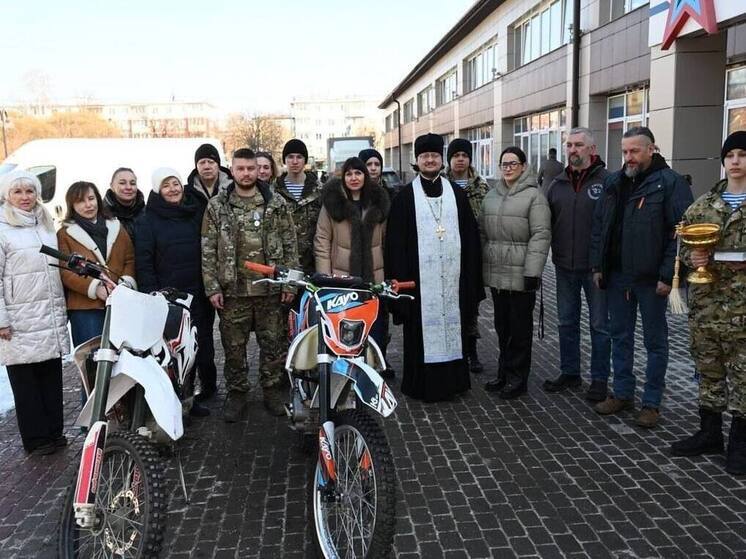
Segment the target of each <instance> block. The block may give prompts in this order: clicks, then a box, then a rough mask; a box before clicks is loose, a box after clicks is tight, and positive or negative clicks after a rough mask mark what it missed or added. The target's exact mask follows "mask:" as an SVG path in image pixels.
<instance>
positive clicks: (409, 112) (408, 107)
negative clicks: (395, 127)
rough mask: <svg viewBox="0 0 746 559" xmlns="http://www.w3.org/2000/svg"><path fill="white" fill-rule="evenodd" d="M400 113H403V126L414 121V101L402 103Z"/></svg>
mask: <svg viewBox="0 0 746 559" xmlns="http://www.w3.org/2000/svg"><path fill="white" fill-rule="evenodd" d="M402 111H403V112H404V124H407V123H408V122H412V121H413V120H414V99H410V100H409V101H407V102H406V103H404V106H403V107H402Z"/></svg>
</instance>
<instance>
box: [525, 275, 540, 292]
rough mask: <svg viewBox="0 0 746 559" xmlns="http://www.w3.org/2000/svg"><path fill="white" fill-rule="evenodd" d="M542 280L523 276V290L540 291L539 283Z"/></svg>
mask: <svg viewBox="0 0 746 559" xmlns="http://www.w3.org/2000/svg"><path fill="white" fill-rule="evenodd" d="M540 281H541V278H534V277H530V276H523V289H524V291H536V290H537V289H539V282H540Z"/></svg>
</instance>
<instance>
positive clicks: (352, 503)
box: [313, 425, 378, 559]
mask: <svg viewBox="0 0 746 559" xmlns="http://www.w3.org/2000/svg"><path fill="white" fill-rule="evenodd" d="M334 443H335V458H336V464H337V489H336V491H335V493H334V495H333V496H332V498H331V499H328V498H327V496H326V495H325V493H324V490H323V489H320V488H319V486H320V484H321V480H322V477H321V475H322V474H321V468H320V465H319V464H317V465H316V473H315V484H314V485H315V489H314V495H313V506H314V520H315V524H316V535H317V537H318V542H319V544H320V546H321V549H322V551H323V552H324V555H325V556H326V557H330V558H331V557H339V558H340V559H356V558H362V557H366V556H367V554H368V550H369V548H370V545H371V540H372V538H373V533H374V529H375V526H376V506H377V504H378V486H377V483H376V472H375V468H374V466H373V460H372V456H371V453H370V449H369V448H368V445H367V443H366V441H365V438H364V437H363V436H362V434H361V433H360V431H358V430H357V429H355V427H353V426H351V425H338V426H337V427H336V429H335V433H334Z"/></svg>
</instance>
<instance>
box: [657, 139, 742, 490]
mask: <svg viewBox="0 0 746 559" xmlns="http://www.w3.org/2000/svg"><path fill="white" fill-rule="evenodd" d="M721 161H722V163H723V166H724V167H725V176H726V178H725V179H724V180H721V181H719V182H718V183H717V184H716V185H715V187H714V188H713V189H712V190H710V191H709V192H708V193H706V194H704V195H703V196H701V197H700V198H698V199H697V200H696V201H695V202H694V204H692V205H691V206H690V207H689V209H688V210H687V211H686V213H685V214H684V223H683V227H682V228H681V229H680V233H681V235H682V241H683V245H684V246H682V250H681V252H682V257H683V260H684V262H685V263H686V264H687V265H689V266H691V267H693V268H697V269H698V270H697V272H695V273H694V274H692V275H693V276H694V277H693V278H691V279H693V282H692V281H690V286H689V307H690V310H689V331H690V335H691V352H692V357H693V358H694V361H695V363H696V366H697V370H698V371H699V373H700V375H701V378H700V382H699V415H700V430H699V431H697V432H696V433H695V434H694V435H693V436H691V437H689V438H686V439H683V440H680V441H678V442H676V443H674V444H673V445H672V446H671V453H672V454H673V455H675V456H699V455H701V454H712V453H720V452H723V447H724V441H723V412H724V411H726V410H728V411H730V412H731V414H732V422H731V428H730V435H729V437H728V453H727V458H726V463H725V469H726V471H727V472H728V473H730V474H734V475H738V474H746V131H743V130H742V131H739V132H734V133H733V134H731V135H730V136H728V138H727V139H726V140H725V143H724V144H723V149H722V151H721ZM706 225H711V226H713V229H714V226H720V231H719V240H717V242H716V243H713V244H714V247H713V248H710V249H707V248H701V247H698V246H696V245H698V241H697V240H696V238H697V237H700V238H702V237H703V235H702V234H701V233H702V232H703V230H704V229H706ZM697 228H699V229H700V230H701V231H700V234H699V235H698V233H697ZM704 236H706V233H705V235H704ZM687 239H689V241H687ZM692 239H694V240H693V241H692ZM705 244H707V243H706V242H705ZM692 245H694V246H692ZM692 275H690V277H691V276H692Z"/></svg>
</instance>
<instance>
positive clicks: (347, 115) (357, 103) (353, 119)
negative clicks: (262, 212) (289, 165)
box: [290, 97, 383, 165]
mask: <svg viewBox="0 0 746 559" xmlns="http://www.w3.org/2000/svg"><path fill="white" fill-rule="evenodd" d="M378 102H379V99H378V98H375V97H339V98H307V99H294V100H293V101H292V102H291V103H290V115H291V117H292V119H293V128H294V133H293V135H294V137H296V138H299V139H301V140H303V141H304V142H305V144H306V146H308V155H309V158H313V159H314V162H315V163H316V164H319V165H322V164H324V163H325V160H326V157H327V156H326V149H327V145H326V140H327V139H328V138H337V137H346V136H373V138H374V139H375V140H376V144H377V145H380V143H379V140H380V139H381V138H382V137H383V112H382V111H381V110H379V108H378V107H377V105H378Z"/></svg>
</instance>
